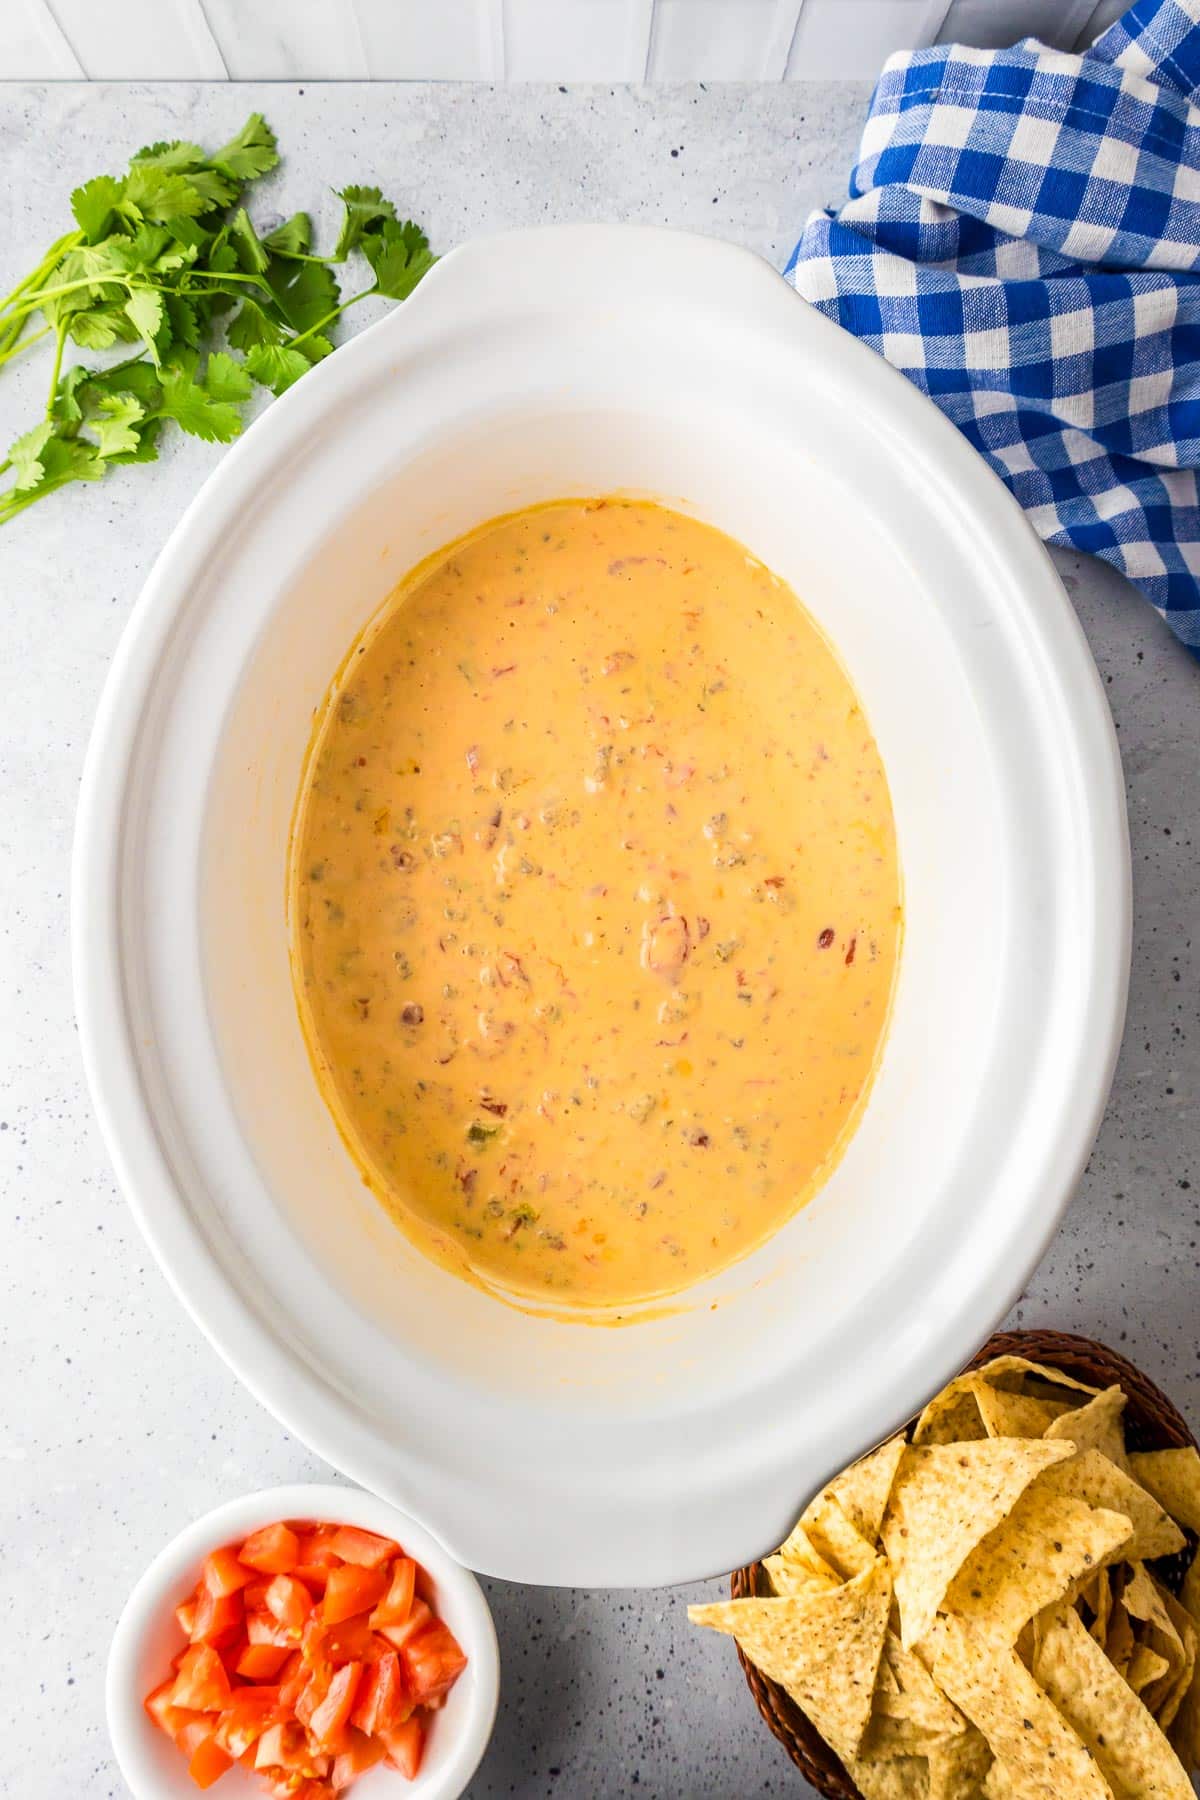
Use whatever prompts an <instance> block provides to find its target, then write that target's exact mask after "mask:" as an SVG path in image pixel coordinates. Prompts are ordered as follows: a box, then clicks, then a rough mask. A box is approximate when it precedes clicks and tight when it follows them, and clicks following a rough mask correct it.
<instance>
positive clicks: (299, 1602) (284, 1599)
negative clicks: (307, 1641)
mask: <svg viewBox="0 0 1200 1800" xmlns="http://www.w3.org/2000/svg"><path fill="white" fill-rule="evenodd" d="M312 1609H313V1598H312V1595H311V1594H310V1593H309V1591H308V1589H307V1588H306V1587H305V1586H304V1583H303V1582H302V1581H297V1580H296V1577H295V1576H294V1575H276V1577H275V1579H274V1580H273V1581H272V1583H271V1585H270V1587H269V1588H268V1589H267V1611H268V1612H269V1613H270V1614H271V1615H272V1617H274V1618H276V1619H278V1621H279V1623H280V1624H281V1625H283V1626H285V1627H286V1629H287V1630H288V1631H292V1632H295V1633H297V1634H299V1631H300V1628H301V1626H302V1625H303V1624H304V1621H305V1619H307V1617H308V1615H309V1613H310V1612H311V1611H312Z"/></svg>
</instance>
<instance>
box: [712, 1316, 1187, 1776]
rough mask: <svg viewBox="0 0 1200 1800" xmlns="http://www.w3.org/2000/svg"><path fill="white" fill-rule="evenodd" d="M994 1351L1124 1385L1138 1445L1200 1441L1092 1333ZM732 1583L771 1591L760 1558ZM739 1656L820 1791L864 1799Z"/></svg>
mask: <svg viewBox="0 0 1200 1800" xmlns="http://www.w3.org/2000/svg"><path fill="white" fill-rule="evenodd" d="M993 1356H1025V1357H1028V1358H1029V1360H1030V1361H1031V1362H1040V1363H1047V1364H1049V1365H1050V1366H1051V1367H1052V1368H1057V1369H1061V1370H1062V1371H1063V1373H1064V1374H1066V1375H1074V1376H1076V1377H1077V1378H1078V1379H1079V1380H1081V1381H1086V1382H1089V1383H1090V1384H1091V1385H1092V1386H1093V1387H1112V1386H1113V1385H1114V1384H1115V1385H1119V1386H1121V1387H1122V1388H1124V1390H1125V1393H1126V1394H1127V1396H1128V1400H1129V1404H1128V1406H1127V1407H1126V1409H1125V1431H1126V1438H1127V1441H1128V1443H1129V1445H1130V1447H1131V1448H1132V1449H1134V1450H1167V1449H1174V1448H1178V1447H1179V1446H1182V1445H1185V1444H1195V1442H1196V1439H1195V1438H1194V1436H1193V1435H1192V1433H1191V1432H1190V1431H1189V1430H1188V1427H1187V1425H1186V1424H1185V1422H1184V1420H1183V1417H1182V1415H1181V1414H1180V1413H1179V1412H1177V1411H1176V1409H1175V1407H1174V1406H1172V1404H1171V1402H1170V1401H1169V1400H1168V1399H1167V1397H1166V1395H1165V1394H1164V1393H1162V1392H1161V1391H1160V1390H1159V1389H1158V1388H1157V1387H1155V1385H1154V1383H1153V1382H1152V1381H1151V1380H1149V1379H1148V1377H1147V1376H1145V1375H1143V1374H1142V1372H1141V1370H1140V1369H1135V1368H1134V1366H1133V1364H1132V1363H1131V1362H1129V1361H1127V1359H1126V1358H1125V1357H1123V1356H1119V1355H1118V1354H1117V1352H1116V1351H1115V1350H1109V1349H1107V1348H1106V1347H1105V1346H1104V1345H1103V1344H1097V1343H1095V1342H1094V1341H1093V1340H1092V1339H1091V1338H1085V1337H1074V1336H1072V1335H1071V1334H1070V1333H1069V1332H1065V1331H999V1332H997V1333H996V1335H995V1336H994V1337H991V1338H989V1339H988V1341H987V1343H986V1344H985V1345H984V1346H983V1349H982V1350H981V1351H980V1352H979V1354H978V1356H976V1357H975V1358H974V1359H973V1360H972V1362H971V1363H970V1364H969V1365H968V1366H969V1367H970V1368H972V1369H976V1368H978V1367H979V1366H980V1364H981V1363H985V1362H989V1361H990V1360H991V1358H992V1357H993ZM1165 1573H1166V1575H1167V1579H1168V1584H1169V1585H1172V1584H1171V1582H1170V1576H1171V1574H1176V1573H1177V1574H1178V1575H1179V1576H1182V1568H1181V1569H1179V1570H1178V1571H1174V1570H1169V1571H1165ZM730 1587H731V1591H732V1593H733V1597H734V1599H735V1600H742V1599H746V1598H747V1597H750V1596H753V1595H757V1594H769V1593H770V1592H771V1587H770V1583H769V1581H768V1579H767V1576H766V1574H765V1573H764V1570H763V1566H762V1564H761V1563H751V1564H750V1566H749V1568H746V1569H737V1570H735V1571H734V1574H733V1576H732V1578H731V1581H730ZM738 1659H739V1661H740V1662H741V1665H742V1668H743V1670H744V1671H745V1675H746V1680H747V1681H748V1682H749V1684H750V1692H751V1693H752V1694H753V1695H754V1698H755V1701H756V1702H757V1704H758V1710H759V1712H760V1713H761V1714H762V1716H763V1718H764V1719H765V1720H766V1722H767V1724H768V1725H769V1726H770V1727H771V1730H772V1731H773V1732H774V1733H775V1736H776V1737H777V1738H778V1739H779V1741H780V1743H781V1744H782V1745H783V1747H784V1749H785V1750H786V1751H787V1753H788V1755H789V1756H790V1757H791V1759H792V1761H793V1762H794V1763H795V1764H796V1767H797V1768H798V1769H799V1770H800V1772H801V1774H802V1775H803V1776H804V1778H805V1780H806V1781H808V1782H810V1783H811V1785H812V1786H813V1787H815V1788H816V1789H817V1791H818V1793H821V1794H826V1795H828V1796H829V1800H862V1796H861V1795H860V1793H859V1790H858V1788H857V1787H855V1785H854V1783H853V1782H852V1781H851V1779H850V1777H849V1775H847V1773H846V1771H845V1769H844V1768H843V1767H842V1765H841V1763H840V1762H839V1761H838V1758H837V1757H836V1756H835V1755H834V1754H833V1751H832V1750H831V1749H830V1748H829V1745H828V1744H827V1743H826V1742H825V1740H824V1738H823V1737H821V1735H820V1733H819V1732H818V1731H817V1729H816V1727H815V1726H814V1725H812V1724H810V1723H809V1720H808V1719H807V1718H806V1717H805V1715H804V1713H802V1712H801V1711H800V1708H799V1707H798V1706H797V1705H796V1703H795V1701H794V1700H792V1699H790V1698H789V1696H788V1695H787V1694H785V1693H784V1691H783V1689H782V1688H781V1687H779V1686H778V1685H777V1684H776V1683H775V1682H773V1681H768V1679H767V1677H766V1676H765V1675H763V1674H761V1673H760V1671H759V1670H758V1669H756V1668H755V1667H754V1664H753V1663H752V1662H750V1661H749V1660H748V1659H747V1658H746V1657H745V1656H744V1655H743V1654H742V1651H741V1648H740V1647H739V1648H738Z"/></svg>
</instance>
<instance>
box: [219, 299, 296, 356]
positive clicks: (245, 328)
mask: <svg viewBox="0 0 1200 1800" xmlns="http://www.w3.org/2000/svg"><path fill="white" fill-rule="evenodd" d="M225 336H226V337H227V338H228V340H229V342H230V343H231V344H232V345H233V347H234V349H235V350H249V349H250V348H251V347H252V346H253V345H254V344H277V343H279V341H280V339H281V338H282V337H283V326H282V325H281V324H279V323H278V322H277V320H276V319H274V318H273V317H272V316H271V313H270V312H268V311H267V310H266V308H265V307H263V306H262V305H260V303H259V302H258V301H257V300H243V301H242V305H241V311H240V312H239V313H238V315H237V317H236V318H234V319H231V320H230V321H229V326H228V329H227V330H226V332H225Z"/></svg>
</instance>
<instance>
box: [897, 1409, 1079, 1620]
mask: <svg viewBox="0 0 1200 1800" xmlns="http://www.w3.org/2000/svg"><path fill="white" fill-rule="evenodd" d="M1071 1454H1072V1452H1071V1447H1070V1445H1069V1444H1051V1443H1048V1442H1047V1441H1046V1439H1045V1438H1036V1439H1027V1438H984V1439H982V1440H980V1441H978V1442H975V1443H968V1444H926V1445H923V1446H921V1447H919V1448H912V1447H911V1446H910V1447H909V1448H907V1449H906V1450H905V1452H904V1455H903V1457H902V1458H901V1461H900V1467H899V1468H898V1469H897V1471H896V1478H895V1481H894V1482H893V1484H892V1496H891V1499H890V1501H889V1502H888V1509H887V1512H886V1513H885V1514H884V1519H883V1525H882V1527H881V1529H880V1536H881V1537H882V1539H883V1543H884V1546H885V1548H886V1550H887V1554H888V1558H889V1560H890V1562H891V1565H892V1573H893V1579H894V1581H895V1584H896V1602H897V1605H898V1606H899V1608H900V1638H901V1642H902V1643H903V1645H904V1648H905V1649H906V1650H911V1648H912V1646H913V1645H914V1644H916V1643H918V1642H919V1641H920V1639H921V1638H923V1637H924V1636H925V1633H926V1632H927V1631H928V1629H929V1627H930V1625H931V1624H932V1623H933V1619H934V1616H935V1614H936V1613H937V1609H938V1607H939V1606H940V1604H941V1602H942V1599H943V1597H944V1595H945V1592H946V1589H947V1588H948V1587H949V1585H950V1583H951V1581H952V1580H953V1579H954V1577H955V1575H957V1573H958V1571H959V1569H960V1568H961V1567H962V1564H963V1563H964V1562H965V1561H966V1559H967V1557H968V1556H969V1555H970V1553H971V1551H972V1550H973V1549H974V1548H975V1546H976V1544H978V1543H979V1541H980V1540H981V1539H982V1538H984V1537H986V1536H987V1534H988V1532H989V1531H991V1530H992V1529H993V1528H994V1527H995V1526H996V1525H998V1524H999V1523H1000V1521H1001V1519H1003V1518H1004V1517H1005V1516H1006V1515H1007V1514H1008V1513H1009V1512H1011V1510H1012V1507H1013V1504H1014V1502H1015V1501H1016V1500H1017V1498H1018V1496H1019V1495H1020V1494H1021V1493H1022V1491H1023V1490H1024V1489H1025V1488H1027V1487H1028V1486H1029V1483H1030V1482H1031V1481H1032V1480H1033V1478H1034V1476H1035V1475H1037V1474H1039V1473H1040V1472H1041V1471H1043V1470H1045V1469H1047V1468H1048V1467H1049V1466H1050V1464H1051V1463H1053V1462H1057V1461H1060V1460H1061V1459H1062V1458H1064V1457H1069V1456H1071Z"/></svg>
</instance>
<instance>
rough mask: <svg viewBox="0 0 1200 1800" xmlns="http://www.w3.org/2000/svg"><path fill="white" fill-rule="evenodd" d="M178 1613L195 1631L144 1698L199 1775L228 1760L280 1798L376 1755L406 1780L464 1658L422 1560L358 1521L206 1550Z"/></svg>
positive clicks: (349, 1777)
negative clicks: (438, 1608)
mask: <svg viewBox="0 0 1200 1800" xmlns="http://www.w3.org/2000/svg"><path fill="white" fill-rule="evenodd" d="M175 1618H176V1620H177V1622H178V1624H179V1626H180V1629H181V1630H182V1631H183V1632H184V1633H185V1634H186V1635H187V1637H188V1640H189V1641H188V1643H187V1644H186V1645H185V1647H184V1648H183V1650H182V1651H181V1652H180V1653H179V1654H178V1655H177V1656H176V1658H175V1661H174V1664H173V1665H172V1666H173V1673H172V1674H170V1675H168V1677H167V1678H166V1679H165V1680H164V1681H162V1682H160V1683H159V1684H158V1685H157V1686H156V1687H155V1688H154V1689H153V1691H152V1692H151V1693H149V1694H148V1695H147V1696H146V1702H145V1705H146V1711H147V1712H148V1713H149V1715H150V1717H151V1718H152V1719H153V1721H154V1723H155V1724H156V1725H157V1726H158V1727H159V1729H160V1730H161V1731H164V1732H165V1733H166V1734H167V1736H168V1737H169V1738H170V1739H171V1740H172V1742H173V1743H174V1744H175V1745H176V1746H177V1748H178V1749H179V1751H180V1753H181V1754H182V1755H183V1756H184V1757H185V1758H186V1760H187V1767H188V1773H189V1775H190V1776H191V1778H192V1780H193V1781H194V1782H195V1783H196V1786H197V1787H200V1788H209V1787H212V1786H213V1785H214V1784H215V1783H216V1782H218V1781H220V1780H221V1779H222V1778H223V1776H225V1775H226V1774H228V1772H229V1770H230V1769H232V1768H233V1767H234V1766H235V1765H236V1764H238V1763H240V1764H241V1765H242V1766H243V1767H244V1768H246V1769H248V1770H252V1771H254V1772H255V1773H256V1774H257V1775H258V1776H260V1777H261V1779H262V1781H263V1783H264V1784H265V1788H266V1792H267V1793H268V1794H271V1795H286V1796H289V1800H296V1797H297V1796H301V1797H302V1800H336V1797H337V1796H339V1795H342V1794H344V1793H345V1792H346V1790H347V1788H349V1787H350V1785H351V1784H352V1783H353V1781H354V1780H355V1778H356V1777H357V1776H358V1775H361V1774H362V1773H363V1772H364V1771H365V1770H367V1769H371V1768H374V1766H375V1765H376V1763H380V1762H383V1761H385V1760H386V1761H387V1762H388V1763H390V1765H391V1766H392V1767H393V1768H395V1769H398V1770H399V1771H400V1773H401V1774H402V1775H404V1776H406V1777H407V1778H408V1779H409V1780H410V1781H411V1780H412V1779H413V1778H414V1777H415V1776H416V1774H417V1772H418V1771H419V1769H420V1766H421V1758H422V1756H423V1754H424V1748H425V1741H426V1735H427V1730H428V1725H429V1717H430V1714H431V1713H432V1712H433V1711H434V1710H435V1709H436V1708H438V1707H440V1706H441V1705H442V1703H443V1701H444V1699H445V1696H446V1695H447V1693H449V1691H450V1689H451V1688H452V1687H453V1685H454V1683H455V1682H456V1681H457V1680H458V1677H459V1676H460V1675H461V1674H462V1672H463V1670H464V1669H465V1668H466V1666H467V1659H466V1656H465V1655H464V1653H463V1651H462V1649H461V1648H460V1646H459V1644H458V1641H457V1639H456V1638H455V1636H454V1634H453V1632H452V1631H451V1630H450V1628H449V1627H448V1626H447V1625H446V1623H445V1621H444V1620H442V1619H440V1618H438V1616H437V1613H436V1610H435V1606H434V1596H433V1592H432V1588H431V1585H430V1583H429V1581H428V1580H427V1579H426V1578H425V1576H424V1574H423V1572H422V1570H421V1568H420V1566H419V1565H418V1564H417V1563H416V1562H414V1560H413V1559H412V1558H411V1557H409V1556H406V1555H405V1553H404V1551H403V1549H402V1548H401V1546H400V1545H399V1544H396V1543H394V1542H393V1541H392V1539H390V1538H383V1537H378V1536H376V1535H375V1534H374V1533H373V1532H369V1531H361V1530H359V1528H358V1527H357V1526H352V1525H340V1526H338V1525H324V1524H312V1523H309V1522H304V1523H299V1524H298V1523H295V1522H289V1523H281V1524H277V1525H267V1526H264V1527H263V1528H262V1529H261V1530H258V1531H255V1532H252V1533H251V1535H250V1536H249V1537H248V1538H246V1539H245V1540H244V1541H243V1542H242V1543H241V1544H228V1545H225V1546H223V1547H222V1548H221V1549H219V1550H215V1551H213V1553H212V1555H210V1556H208V1557H206V1558H205V1562H204V1566H203V1568H202V1569H201V1571H200V1577H199V1580H198V1581H197V1583H196V1586H195V1588H194V1590H193V1592H192V1593H191V1595H190V1596H189V1597H188V1598H187V1599H186V1600H184V1601H182V1602H181V1603H180V1604H179V1605H178V1606H177V1607H176V1608H175Z"/></svg>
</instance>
